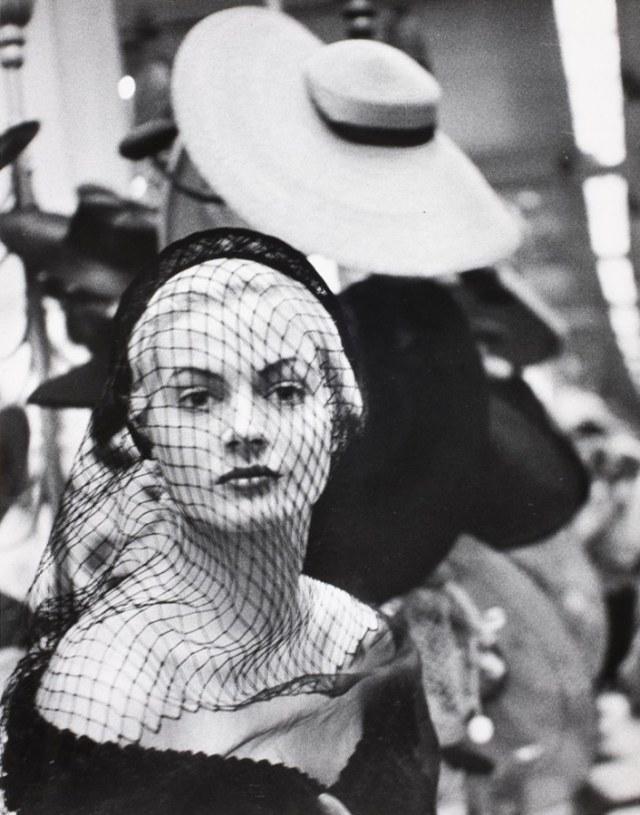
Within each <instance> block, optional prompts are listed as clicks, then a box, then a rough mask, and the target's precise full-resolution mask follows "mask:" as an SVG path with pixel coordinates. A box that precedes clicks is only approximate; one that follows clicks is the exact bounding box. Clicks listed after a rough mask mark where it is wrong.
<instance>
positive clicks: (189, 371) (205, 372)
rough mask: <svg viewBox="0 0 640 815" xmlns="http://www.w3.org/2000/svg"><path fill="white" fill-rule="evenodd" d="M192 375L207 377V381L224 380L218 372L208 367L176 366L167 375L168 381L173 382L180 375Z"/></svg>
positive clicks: (220, 381)
mask: <svg viewBox="0 0 640 815" xmlns="http://www.w3.org/2000/svg"><path fill="white" fill-rule="evenodd" d="M184 375H187V376H192V377H198V378H200V379H207V380H209V381H213V382H218V383H222V382H224V378H223V377H222V376H220V374H216V373H214V372H213V371H211V370H209V369H208V368H198V367H195V366H193V367H191V366H190V367H187V368H178V369H177V370H175V371H173V373H172V374H171V376H170V377H169V383H170V384H173V382H174V380H175V379H178V378H179V377H181V376H184Z"/></svg>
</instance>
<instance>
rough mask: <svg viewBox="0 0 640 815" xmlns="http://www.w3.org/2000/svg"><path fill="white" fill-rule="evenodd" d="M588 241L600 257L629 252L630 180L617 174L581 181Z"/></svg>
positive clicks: (615, 255)
mask: <svg viewBox="0 0 640 815" xmlns="http://www.w3.org/2000/svg"><path fill="white" fill-rule="evenodd" d="M582 191H583V193H584V200H585V204H586V207H587V222H588V225H589V240H590V241H591V248H592V249H593V251H594V253H595V254H596V255H597V256H598V257H600V258H610V257H621V256H622V255H626V254H628V253H629V249H630V247H631V228H630V225H629V204H628V187H627V181H626V179H625V178H623V177H622V176H621V175H618V174H617V173H607V174H606V175H596V176H591V177H590V178H586V179H585V180H584V181H583V182H582Z"/></svg>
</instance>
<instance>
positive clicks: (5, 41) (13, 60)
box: [0, 0, 62, 506]
mask: <svg viewBox="0 0 640 815" xmlns="http://www.w3.org/2000/svg"><path fill="white" fill-rule="evenodd" d="M33 6H34V0H0V65H1V66H2V72H3V74H4V79H5V87H6V95H7V109H8V115H9V120H10V121H9V124H10V125H18V124H19V123H20V122H22V121H23V120H24V115H23V108H24V105H23V97H22V81H21V76H20V71H21V69H22V66H23V64H24V45H25V36H24V29H25V27H26V26H27V24H28V23H29V21H30V20H31V17H32V14H33ZM34 135H35V134H34ZM27 143H28V142H27ZM24 146H25V147H26V144H25V145H24ZM11 169H12V186H13V196H14V202H15V203H14V208H15V210H17V211H22V212H24V211H31V212H34V211H36V210H37V205H36V202H35V198H34V195H33V188H32V184H31V171H30V169H29V166H28V164H27V162H26V160H25V157H24V153H21V154H20V155H17V156H16V157H15V159H14V161H13V162H12V167H11ZM24 273H25V283H26V301H27V341H28V342H29V345H30V346H31V354H32V356H31V366H32V370H33V371H34V372H35V373H36V375H37V376H38V378H39V379H40V380H44V379H47V378H48V376H49V369H50V362H51V349H50V346H49V340H48V337H47V332H46V322H45V314H44V308H43V305H42V291H41V288H40V285H39V282H38V279H37V276H36V271H35V270H34V269H33V268H31V267H30V265H29V264H28V263H27V262H26V261H25V262H24ZM42 445H43V453H44V458H45V464H44V479H43V480H44V497H45V499H46V500H47V501H48V502H49V503H50V504H51V505H52V506H55V505H56V504H57V502H58V500H59V498H60V495H61V492H62V472H61V467H60V451H59V448H58V418H57V415H56V413H55V412H53V411H44V412H43V415H42Z"/></svg>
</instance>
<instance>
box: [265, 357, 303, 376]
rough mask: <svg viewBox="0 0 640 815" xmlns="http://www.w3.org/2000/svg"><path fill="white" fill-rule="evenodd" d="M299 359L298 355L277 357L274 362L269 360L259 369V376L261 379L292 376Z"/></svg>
mask: <svg viewBox="0 0 640 815" xmlns="http://www.w3.org/2000/svg"><path fill="white" fill-rule="evenodd" d="M300 362H301V360H299V359H298V357H285V358H284V359H278V360H276V361H275V362H270V363H269V364H268V365H265V367H264V368H263V369H262V370H261V371H259V376H260V377H261V378H262V379H267V380H269V379H273V378H274V377H277V376H283V375H285V376H293V375H295V373H296V370H295V368H296V365H297V364H299V363H300Z"/></svg>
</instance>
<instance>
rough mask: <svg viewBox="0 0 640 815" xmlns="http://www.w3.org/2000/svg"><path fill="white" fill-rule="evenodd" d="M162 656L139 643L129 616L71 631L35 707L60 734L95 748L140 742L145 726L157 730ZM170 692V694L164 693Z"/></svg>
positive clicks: (44, 675)
mask: <svg viewBox="0 0 640 815" xmlns="http://www.w3.org/2000/svg"><path fill="white" fill-rule="evenodd" d="M162 656H163V655H162V651H161V649H157V650H156V651H155V652H152V651H151V649H150V648H149V647H148V643H145V642H141V641H140V636H139V632H138V630H137V629H136V627H135V626H134V625H132V624H131V620H130V618H129V617H128V616H127V615H122V614H115V615H112V616H109V617H105V618H104V619H102V620H99V621H94V622H92V623H91V624H89V625H88V624H87V622H86V621H83V620H82V619H81V620H80V621H79V622H78V623H76V625H74V626H72V627H71V628H70V629H69V630H68V631H67V632H66V633H65V635H64V637H63V638H62V639H61V640H60V642H59V643H58V645H57V647H56V648H55V650H54V651H53V653H52V654H51V656H50V658H49V660H48V662H47V665H46V667H45V669H44V671H43V673H42V676H41V680H40V684H39V688H38V691H37V694H36V698H35V704H36V707H37V709H38V711H39V712H40V713H41V715H42V716H43V718H44V719H45V720H46V721H48V722H49V723H50V724H52V725H55V726H56V727H57V728H59V729H60V730H69V731H71V732H72V733H74V734H75V735H78V736H86V737H88V738H90V739H92V740H94V741H96V742H99V743H100V742H108V741H109V742H117V743H119V744H128V743H134V742H137V741H139V739H140V735H141V730H142V727H143V726H146V727H149V728H151V729H153V728H154V727H157V726H158V723H159V721H160V717H161V715H162V712H163V711H161V710H156V709H155V707H156V706H155V705H154V704H153V702H152V699H153V698H161V696H162V693H161V689H160V688H159V684H160V683H162V682H163V681H164V682H165V684H167V683H168V679H167V678H166V677H165V674H166V672H164V671H162V670H161V665H162ZM162 690H164V691H165V692H166V690H167V689H166V688H164V689H162Z"/></svg>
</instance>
